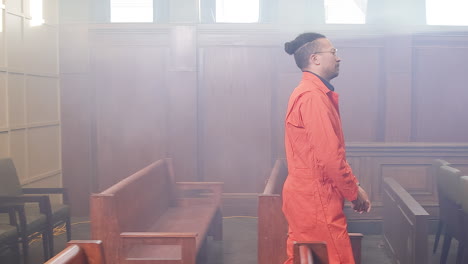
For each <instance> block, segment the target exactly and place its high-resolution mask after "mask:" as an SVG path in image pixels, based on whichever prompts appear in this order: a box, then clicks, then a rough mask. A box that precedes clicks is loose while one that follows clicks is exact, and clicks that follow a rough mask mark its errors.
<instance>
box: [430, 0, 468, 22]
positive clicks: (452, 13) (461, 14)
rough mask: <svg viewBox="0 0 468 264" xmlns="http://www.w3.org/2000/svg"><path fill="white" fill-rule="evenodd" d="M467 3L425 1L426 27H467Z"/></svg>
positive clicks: (464, 0) (453, 0) (437, 0)
mask: <svg viewBox="0 0 468 264" xmlns="http://www.w3.org/2000/svg"><path fill="white" fill-rule="evenodd" d="M467 14H468V1H466V0H426V20H427V24H428V25H445V26H467V25H468V15H467Z"/></svg>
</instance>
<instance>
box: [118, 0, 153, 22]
mask: <svg viewBox="0 0 468 264" xmlns="http://www.w3.org/2000/svg"><path fill="white" fill-rule="evenodd" d="M111 22H153V0H111Z"/></svg>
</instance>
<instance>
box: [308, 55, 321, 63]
mask: <svg viewBox="0 0 468 264" xmlns="http://www.w3.org/2000/svg"><path fill="white" fill-rule="evenodd" d="M309 64H314V65H320V61H319V59H318V57H317V54H310V57H309Z"/></svg>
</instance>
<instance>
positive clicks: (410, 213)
mask: <svg viewBox="0 0 468 264" xmlns="http://www.w3.org/2000/svg"><path fill="white" fill-rule="evenodd" d="M383 200H384V206H385V210H384V213H383V225H384V232H383V237H384V240H385V243H386V245H387V247H388V248H389V249H390V252H391V253H392V257H393V259H394V260H395V261H396V262H397V263H402V264H416V263H428V260H429V254H428V220H429V213H428V212H426V211H425V210H424V208H423V207H422V206H421V205H419V204H418V203H417V202H416V200H414V199H413V198H412V197H411V195H410V194H409V193H408V192H406V190H405V189H404V188H403V187H401V185H399V184H398V182H397V181H395V180H393V179H391V178H385V179H384V194H383Z"/></svg>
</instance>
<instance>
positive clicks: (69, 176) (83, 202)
mask: <svg viewBox="0 0 468 264" xmlns="http://www.w3.org/2000/svg"><path fill="white" fill-rule="evenodd" d="M67 68H69V67H67ZM60 87H61V117H62V167H63V185H64V187H66V188H67V189H68V196H69V200H70V205H71V209H72V215H76V216H87V215H88V214H89V198H88V197H89V195H90V194H91V192H92V191H97V190H93V179H94V178H95V175H94V168H93V164H94V163H93V161H92V158H93V156H92V145H91V144H92V137H91V135H92V130H91V129H92V120H93V116H94V115H95V113H94V112H93V109H94V105H93V104H92V98H91V97H92V96H93V95H94V93H93V91H94V90H93V88H92V87H91V81H90V80H89V76H87V75H86V74H85V73H81V74H80V73H76V74H62V75H61V78H60Z"/></svg>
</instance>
